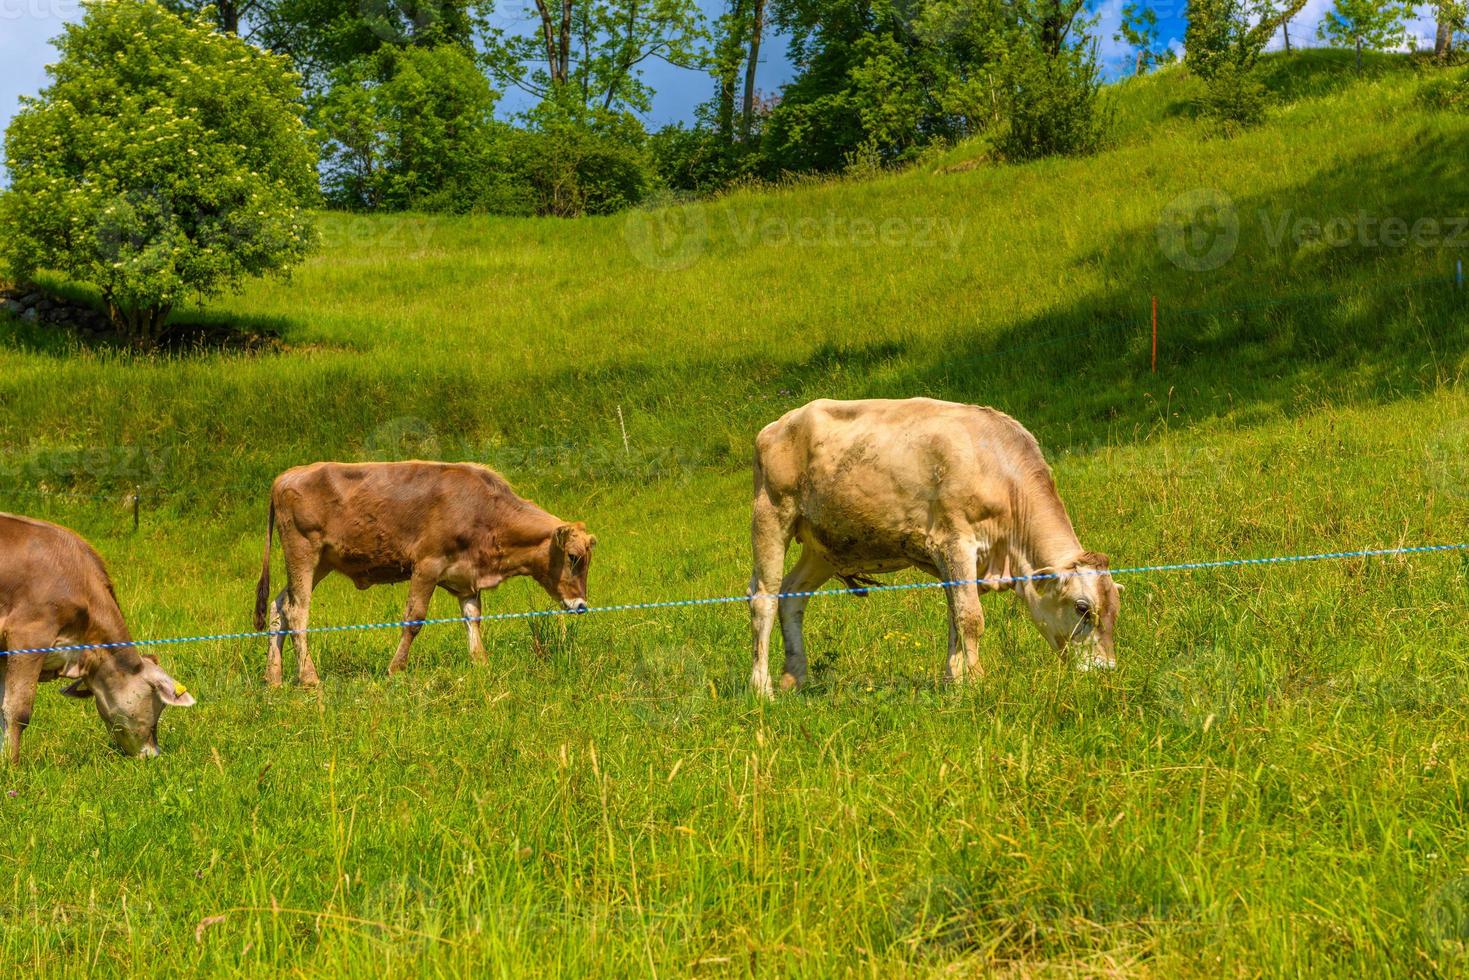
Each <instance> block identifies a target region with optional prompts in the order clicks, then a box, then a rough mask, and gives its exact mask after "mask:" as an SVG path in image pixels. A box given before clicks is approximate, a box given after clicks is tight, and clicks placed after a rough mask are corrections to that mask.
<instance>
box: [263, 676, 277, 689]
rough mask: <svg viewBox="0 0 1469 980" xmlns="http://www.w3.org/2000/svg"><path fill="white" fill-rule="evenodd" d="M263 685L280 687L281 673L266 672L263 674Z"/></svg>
mask: <svg viewBox="0 0 1469 980" xmlns="http://www.w3.org/2000/svg"><path fill="white" fill-rule="evenodd" d="M265 686H266V687H280V686H281V675H280V674H266V675H265Z"/></svg>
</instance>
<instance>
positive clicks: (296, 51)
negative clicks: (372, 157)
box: [162, 0, 480, 91]
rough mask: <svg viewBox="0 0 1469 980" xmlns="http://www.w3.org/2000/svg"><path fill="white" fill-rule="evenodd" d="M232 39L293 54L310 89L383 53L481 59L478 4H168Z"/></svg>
mask: <svg viewBox="0 0 1469 980" xmlns="http://www.w3.org/2000/svg"><path fill="white" fill-rule="evenodd" d="M162 2H163V3H164V5H165V6H167V7H169V8H170V9H172V10H176V11H179V12H181V13H190V14H202V15H204V16H206V17H209V18H211V19H212V20H213V21H214V23H215V25H216V26H217V27H218V28H219V29H220V30H221V31H224V32H226V33H230V34H238V35H239V36H240V37H243V38H245V39H246V40H248V41H250V42H252V43H254V44H256V45H258V46H260V47H263V48H267V49H269V50H271V51H274V52H276V53H277V54H286V55H290V57H291V59H292V60H293V61H294V63H295V65H296V68H297V70H298V71H300V72H301V73H302V75H303V76H304V78H305V80H306V87H307V88H308V90H311V91H321V90H323V89H324V88H325V87H326V86H327V84H328V83H329V80H330V76H331V75H332V73H334V72H336V71H337V70H339V69H342V68H344V67H345V66H347V65H349V64H351V63H352V62H354V61H356V60H358V59H360V58H362V57H364V56H366V55H370V54H373V53H375V52H376V51H378V49H380V48H383V47H399V48H402V47H439V46H442V45H446V44H452V45H458V46H459V47H461V48H463V49H464V51H465V53H467V54H470V55H472V54H473V53H474V35H475V28H476V24H477V23H478V20H479V16H480V7H479V0H162Z"/></svg>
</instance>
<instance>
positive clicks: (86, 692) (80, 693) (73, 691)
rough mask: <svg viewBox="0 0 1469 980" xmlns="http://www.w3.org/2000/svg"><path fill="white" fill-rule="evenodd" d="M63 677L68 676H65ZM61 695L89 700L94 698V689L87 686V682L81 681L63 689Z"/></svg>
mask: <svg viewBox="0 0 1469 980" xmlns="http://www.w3.org/2000/svg"><path fill="white" fill-rule="evenodd" d="M62 676H63V677H65V676H68V675H65V674H63V675H62ZM61 693H62V694H65V695H66V696H67V697H69V698H89V697H91V696H92V689H91V688H90V687H88V686H87V682H86V681H85V680H79V681H76V682H74V683H71V684H68V685H66V686H65V687H63V688H62V689H61Z"/></svg>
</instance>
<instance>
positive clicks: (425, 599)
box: [388, 571, 438, 674]
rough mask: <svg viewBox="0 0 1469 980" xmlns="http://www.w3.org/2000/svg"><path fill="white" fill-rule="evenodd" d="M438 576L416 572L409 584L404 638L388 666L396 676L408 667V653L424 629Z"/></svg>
mask: <svg viewBox="0 0 1469 980" xmlns="http://www.w3.org/2000/svg"><path fill="white" fill-rule="evenodd" d="M437 579H438V576H437V575H431V574H428V573H426V572H421V571H415V572H414V574H413V578H412V579H411V580H410V581H409V583H408V606H407V608H406V609H405V610H404V611H403V622H404V625H403V636H402V638H401V639H400V640H399V641H398V650H397V652H396V653H394V654H393V659H392V661H391V662H390V663H389V664H388V673H389V674H396V673H397V672H398V671H400V670H402V669H403V668H404V667H407V666H408V651H409V649H410V648H411V647H412V646H413V640H414V638H415V637H417V636H418V633H419V631H420V630H422V629H423V618H424V617H425V616H427V615H428V603H429V600H430V599H432V598H433V594H434V589H435V588H436V587H437V584H438V582H437Z"/></svg>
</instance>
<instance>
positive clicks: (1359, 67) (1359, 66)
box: [1357, 34, 1362, 75]
mask: <svg viewBox="0 0 1469 980" xmlns="http://www.w3.org/2000/svg"><path fill="white" fill-rule="evenodd" d="M1357 74H1358V75H1360V74H1362V35H1360V34H1358V35H1357Z"/></svg>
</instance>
